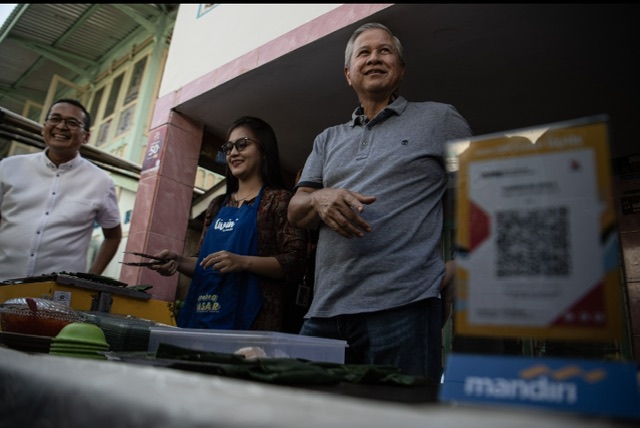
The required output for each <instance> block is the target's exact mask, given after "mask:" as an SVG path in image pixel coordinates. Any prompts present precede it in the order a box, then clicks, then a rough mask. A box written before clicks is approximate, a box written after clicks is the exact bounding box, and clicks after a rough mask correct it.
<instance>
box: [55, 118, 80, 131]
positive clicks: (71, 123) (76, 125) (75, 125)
mask: <svg viewBox="0 0 640 428" xmlns="http://www.w3.org/2000/svg"><path fill="white" fill-rule="evenodd" d="M62 122H64V123H66V124H67V128H69V129H72V130H76V129H80V128H82V129H84V123H82V122H80V121H78V120H76V119H73V118H69V117H68V118H66V119H64V118H62V117H60V116H51V117H49V118H48V119H47V121H46V124H47V125H51V126H58V125H60V124H61V123H62Z"/></svg>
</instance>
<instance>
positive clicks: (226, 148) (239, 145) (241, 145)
mask: <svg viewBox="0 0 640 428" xmlns="http://www.w3.org/2000/svg"><path fill="white" fill-rule="evenodd" d="M249 141H253V142H254V143H255V142H256V141H255V140H252V139H251V138H247V137H242V138H238V139H237V140H236V141H235V143H232V142H231V141H227V142H226V143H224V144H223V145H222V147H221V150H222V152H223V153H224V154H225V155H227V156H229V155H230V154H231V151H232V150H233V148H234V147H235V148H236V150H237V151H239V152H241V151H243V150H244V149H246V148H247V145H248V144H249Z"/></svg>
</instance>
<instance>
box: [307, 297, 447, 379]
mask: <svg viewBox="0 0 640 428" xmlns="http://www.w3.org/2000/svg"><path fill="white" fill-rule="evenodd" d="M441 314H442V305H441V303H440V299H439V298H430V299H426V300H421V301H419V302H416V303H412V304H410V305H407V306H402V307H399V308H394V309H389V310H384V311H378V312H368V313H360V314H349V315H338V316H335V317H331V318H309V319H305V320H304V324H303V325H302V328H301V329H300V334H302V335H306V336H316V337H324V338H327V339H337V340H346V341H347V344H348V345H349V347H348V348H347V349H346V352H345V364H376V365H393V366H396V367H398V368H399V369H400V370H401V371H402V372H403V373H405V374H409V375H414V376H421V377H424V378H426V379H428V380H430V381H434V382H440V377H441V375H442V330H441V326H442V324H441V322H442V321H441V319H440V318H441Z"/></svg>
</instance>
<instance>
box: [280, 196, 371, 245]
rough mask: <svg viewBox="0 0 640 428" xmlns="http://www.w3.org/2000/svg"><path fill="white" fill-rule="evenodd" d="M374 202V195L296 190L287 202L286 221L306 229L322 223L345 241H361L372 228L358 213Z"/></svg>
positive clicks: (316, 226) (311, 228)
mask: <svg viewBox="0 0 640 428" xmlns="http://www.w3.org/2000/svg"><path fill="white" fill-rule="evenodd" d="M375 200H376V197H375V196H366V195H362V194H360V193H357V192H351V191H349V190H346V189H332V188H324V189H312V188H310V187H299V188H298V190H297V191H296V193H295V195H293V198H291V201H290V202H289V211H288V220H289V222H290V223H291V224H292V225H293V226H295V227H299V228H302V229H308V230H313V229H317V228H318V227H319V226H320V222H324V223H325V224H326V225H327V226H329V227H330V228H331V229H333V230H335V231H336V232H338V233H339V234H340V235H342V236H344V237H345V238H352V237H354V236H355V237H360V238H361V237H363V236H364V235H365V233H368V232H371V226H370V225H369V223H367V222H366V221H365V220H364V219H363V218H362V216H361V215H360V214H361V213H362V212H363V211H364V206H365V205H367V204H372V203H373V202H375Z"/></svg>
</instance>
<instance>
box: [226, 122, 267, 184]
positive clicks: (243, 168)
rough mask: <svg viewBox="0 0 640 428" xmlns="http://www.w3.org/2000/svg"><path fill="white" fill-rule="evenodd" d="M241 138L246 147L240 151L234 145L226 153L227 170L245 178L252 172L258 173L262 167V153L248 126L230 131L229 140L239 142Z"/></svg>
mask: <svg viewBox="0 0 640 428" xmlns="http://www.w3.org/2000/svg"><path fill="white" fill-rule="evenodd" d="M243 139H246V140H244V141H243V142H245V143H246V147H245V148H244V149H242V150H241V151H239V150H238V148H237V146H236V145H234V146H233V147H232V148H231V151H230V152H229V153H228V154H227V164H228V165H229V170H230V171H231V173H232V174H233V175H234V176H235V177H237V178H238V179H241V178H242V179H247V178H249V177H252V176H253V175H254V174H256V175H260V173H261V168H262V153H261V152H260V147H259V146H258V144H260V143H259V142H258V139H257V138H256V137H255V135H254V134H253V132H251V130H250V129H249V128H246V127H243V126H239V127H238V128H236V129H234V130H233V131H231V134H230V135H229V142H233V143H236V142H239V141H241V140H243Z"/></svg>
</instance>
